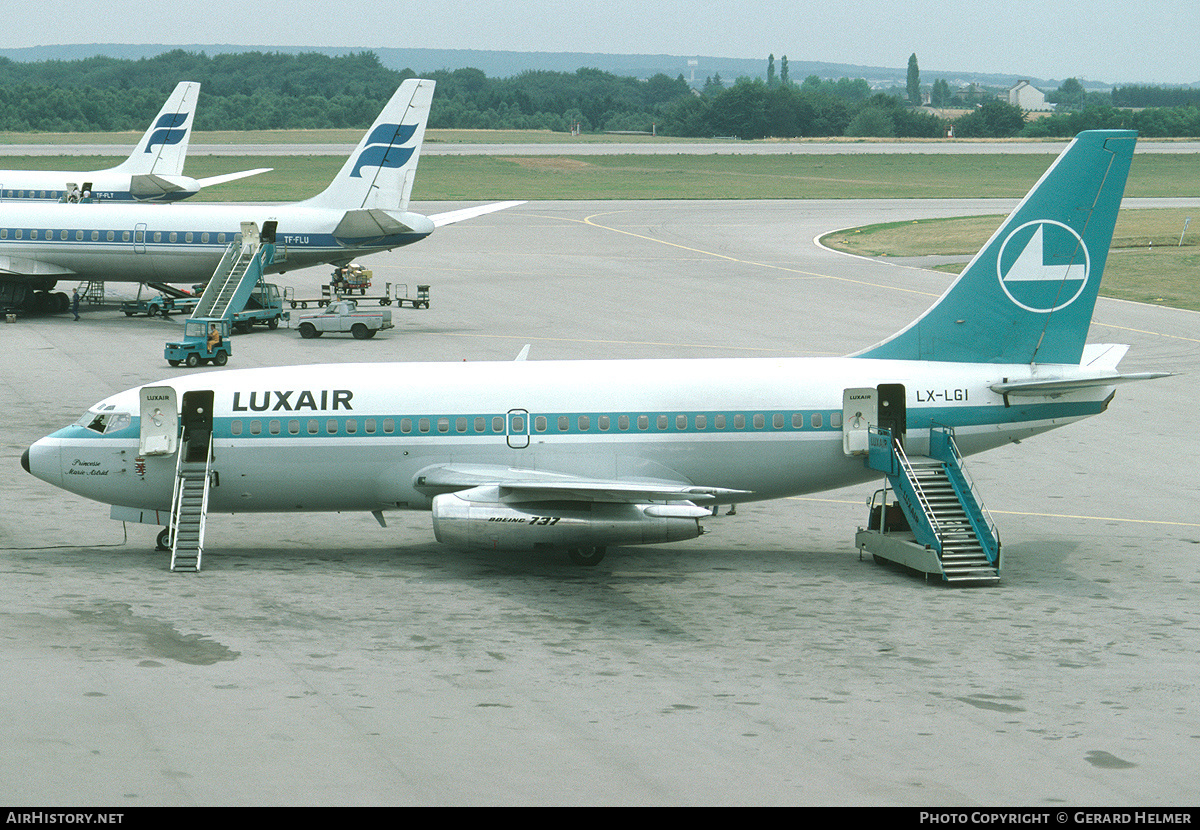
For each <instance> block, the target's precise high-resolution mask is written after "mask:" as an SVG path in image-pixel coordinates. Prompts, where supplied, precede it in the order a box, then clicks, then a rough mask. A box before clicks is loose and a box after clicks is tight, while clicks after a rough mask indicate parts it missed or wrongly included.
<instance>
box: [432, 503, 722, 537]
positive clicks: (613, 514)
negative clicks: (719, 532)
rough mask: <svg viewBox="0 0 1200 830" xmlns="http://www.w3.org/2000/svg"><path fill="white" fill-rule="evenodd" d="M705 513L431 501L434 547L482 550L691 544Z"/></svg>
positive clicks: (686, 507)
mask: <svg viewBox="0 0 1200 830" xmlns="http://www.w3.org/2000/svg"><path fill="white" fill-rule="evenodd" d="M707 515H709V512H708V511H707V510H705V509H704V508H701V507H697V506H696V505H694V504H691V503H685V504H612V503H600V502H596V503H587V502H531V503H528V504H521V505H515V506H512V505H507V504H501V503H499V502H494V501H489V502H484V501H468V500H467V499H464V498H461V497H459V496H458V495H457V494H456V493H443V494H442V495H440V496H437V497H436V498H434V500H433V533H434V536H436V537H437V540H438V541H439V542H442V543H444V544H448V545H453V546H455V547H464V548H484V549H486V550H531V549H533V548H537V547H555V548H588V547H600V548H602V547H604V546H606V545H647V544H652V543H655V542H676V541H680V540H683V539H695V538H696V537H697V536H699V535H700V534H701V533H703V532H704V528H702V527H701V526H700V518H701V517H703V516H707Z"/></svg>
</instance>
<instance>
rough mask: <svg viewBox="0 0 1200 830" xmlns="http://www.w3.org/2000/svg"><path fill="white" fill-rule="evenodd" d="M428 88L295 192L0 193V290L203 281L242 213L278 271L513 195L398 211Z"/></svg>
mask: <svg viewBox="0 0 1200 830" xmlns="http://www.w3.org/2000/svg"><path fill="white" fill-rule="evenodd" d="M432 98H433V81H427V80H420V79H411V80H408V81H405V82H403V83H402V84H401V85H400V88H399V89H398V90H397V91H396V93H395V95H393V96H392V98H391V100H390V101H388V103H387V105H386V106H385V107H384V108H383V112H381V113H380V114H379V118H378V119H377V120H376V121H375V124H374V125H373V126H372V127H371V129H370V130H368V131H367V134H366V136H364V137H363V139H362V141H361V142H360V143H359V145H358V147H357V148H356V149H355V151H354V153H353V154H352V155H351V156H350V158H349V159H348V160H347V161H346V163H345V165H344V166H343V167H342V169H341V171H340V172H339V173H338V174H337V177H336V178H335V179H334V180H333V182H332V183H330V185H329V186H328V187H327V188H326V189H325V190H324V191H323V192H322V193H320V194H318V195H316V196H314V197H313V198H311V199H307V200H305V201H302V202H292V203H289V204H275V205H253V204H207V205H195V204H179V205H172V206H171V207H169V208H165V207H163V206H161V205H143V204H112V205H104V204H47V203H36V204H29V203H24V204H16V203H0V301H4V300H7V301H8V302H9V303H11V304H13V305H21V304H22V303H23V302H24V301H25V300H26V297H27V296H28V295H29V294H30V293H32V291H49V290H50V289H51V288H53V287H54V284H55V282H56V281H58V280H72V281H82V280H106V281H110V282H118V281H121V282H167V283H183V284H192V283H196V282H203V281H205V280H207V279H208V278H209V277H211V276H212V273H213V270H214V269H215V268H216V267H217V264H218V263H219V262H220V261H221V256H222V255H223V254H224V252H225V248H226V246H228V245H229V244H230V243H231V242H232V241H233V239H234V237H235V235H236V234H237V233H238V232H239V230H240V228H241V223H242V222H248V221H253V222H257V223H258V224H259V226H260V227H261V226H262V225H263V224H264V223H265V222H266V221H269V220H275V221H276V222H277V225H278V235H277V237H276V254H275V262H274V264H272V265H271V266H270V267H269V268H268V269H267V271H268V272H269V273H282V272H285V271H291V270H295V269H298V268H305V267H308V266H312V265H320V264H324V263H331V264H339V265H341V264H346V263H348V262H350V261H351V260H353V259H354V258H355V257H359V256H363V255H364V254H370V253H375V252H378V251H387V250H391V249H392V248H399V247H401V246H403V245H411V244H412V243H413V242H417V241H419V240H421V239H424V238H425V237H426V236H428V235H429V234H431V233H433V229H434V228H435V227H439V226H441V225H446V224H450V223H452V222H458V221H460V220H462V219H467V218H470V217H472V216H478V215H481V214H483V213H488V212H490V211H494V210H500V209H502V208H505V207H509V206H510V205H512V204H516V203H514V202H504V203H499V204H493V205H484V206H480V207H475V208H467V209H465V210H460V211H453V212H451V213H443V214H439V215H436V216H422V215H420V214H417V213H410V212H409V211H408V201H409V195H410V194H411V193H412V187H413V181H414V177H415V175H416V171H417V160H418V158H419V157H420V152H421V142H422V141H423V139H424V136H425V123H426V120H427V119H428V117H429V104H430V101H431V100H432ZM40 306H41V307H42V308H52V307H54V303H52V302H43V303H41V304H40Z"/></svg>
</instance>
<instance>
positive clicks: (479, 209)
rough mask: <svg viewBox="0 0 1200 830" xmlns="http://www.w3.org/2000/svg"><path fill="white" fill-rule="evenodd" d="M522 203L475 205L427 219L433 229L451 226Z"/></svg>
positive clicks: (437, 214)
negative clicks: (431, 223) (431, 221)
mask: <svg viewBox="0 0 1200 830" xmlns="http://www.w3.org/2000/svg"><path fill="white" fill-rule="evenodd" d="M523 204H525V203H524V202H494V203H493V204H490V205H477V206H476V207H469V208H463V209H462V210H452V211H450V212H448V213H436V214H434V215H433V216H430V217H429V218H430V219H432V220H433V225H434V227H435V228H440V227H442V226H443V225H453V224H454V223H455V222H462V221H463V220H466V219H474V218H475V217H476V216H484V215H486V214H489V213H495V212H496V211H498V210H505V209H507V208H510V207H516V206H517V205H523Z"/></svg>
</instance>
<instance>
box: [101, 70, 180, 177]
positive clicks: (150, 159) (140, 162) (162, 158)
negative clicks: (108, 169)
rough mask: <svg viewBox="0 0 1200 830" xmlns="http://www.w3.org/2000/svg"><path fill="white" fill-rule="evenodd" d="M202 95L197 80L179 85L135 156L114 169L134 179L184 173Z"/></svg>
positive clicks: (135, 152) (139, 143)
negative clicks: (194, 120) (199, 98)
mask: <svg viewBox="0 0 1200 830" xmlns="http://www.w3.org/2000/svg"><path fill="white" fill-rule="evenodd" d="M199 96H200V84H198V83H195V82H193V81H182V82H180V83H179V84H177V85H176V86H175V91H174V92H172V93H171V97H170V98H168V99H167V102H166V103H165V104H163V108H162V109H161V110H159V111H158V115H157V116H156V117H155V118H154V121H153V122H151V124H150V129H148V130H146V132H145V134H143V135H142V140H141V141H139V142H138V145H137V147H136V148H134V151H133V153H132V155H130V156H129V158H127V159H126V160H125V161H124V162H122V163H121V164H119V165H117V166H116V167H114V168H113V170H114V171H120V172H122V173H128V174H130V175H131V176H144V175H151V174H153V175H156V176H178V175H180V174H182V173H183V162H184V160H185V159H186V158H187V148H188V139H190V138H191V135H192V121H193V119H194V118H195V115H196V99H197V98H198V97H199Z"/></svg>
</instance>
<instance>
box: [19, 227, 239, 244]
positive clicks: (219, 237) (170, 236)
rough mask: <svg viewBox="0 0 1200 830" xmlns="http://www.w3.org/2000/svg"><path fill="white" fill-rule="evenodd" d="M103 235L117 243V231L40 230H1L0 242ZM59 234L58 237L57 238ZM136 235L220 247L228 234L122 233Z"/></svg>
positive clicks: (127, 237) (140, 240)
mask: <svg viewBox="0 0 1200 830" xmlns="http://www.w3.org/2000/svg"><path fill="white" fill-rule="evenodd" d="M101 233H103V234H104V241H105V242H116V241H117V234H118V232H117V231H52V230H46V231H43V230H41V229H39V228H0V240H2V239H25V238H26V235H28V238H29V239H46V240H50V241H53V240H54V239H58V240H59V241H61V242H68V241H70V240H72V239H74V240H75V241H76V242H85V241H87V242H99V241H100V235H101ZM56 234H57V236H56ZM135 235H136V237H137V238H136V241H137V242H138V243H139V244H142V243H145V242H146V241H147V240H149V241H150V242H162V241H163V240H164V239H165V240H166V241H167V242H179V240H180V239H183V241H184V242H189V243H190V242H195V241H196V240H197V239H199V240H200V243H201V244H208V243H209V242H210V241H211V240H212V239H214V238H215V239H216V242H217V244H218V245H224V244H225V238H226V236H228V234H225V233H209V232H207V231H204V232H202V233H195V232H193V231H185V232H183V233H179V232H177V231H169V232H168V231H154V232H153V233H151V232H149V231H120V238H121V241H122V242H132V241H134V237H135Z"/></svg>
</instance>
